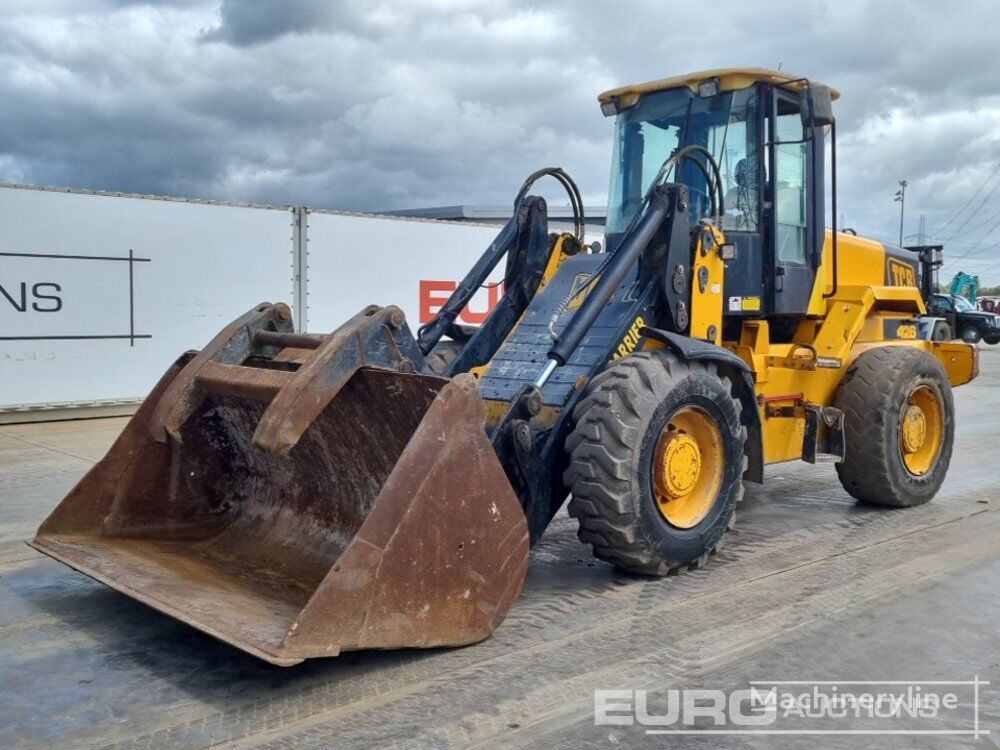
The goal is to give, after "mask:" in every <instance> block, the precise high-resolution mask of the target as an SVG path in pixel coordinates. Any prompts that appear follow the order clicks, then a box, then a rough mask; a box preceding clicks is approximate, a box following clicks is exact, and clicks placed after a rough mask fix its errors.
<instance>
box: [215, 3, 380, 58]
mask: <svg viewBox="0 0 1000 750" xmlns="http://www.w3.org/2000/svg"><path fill="white" fill-rule="evenodd" d="M219 15H220V22H219V24H218V25H217V26H214V27H212V28H210V29H208V30H207V31H206V32H205V34H204V39H205V40H207V41H224V42H228V43H230V44H233V45H235V46H238V47H243V46H251V45H255V44H262V43H264V42H268V41H270V40H272V39H277V38H278V37H280V36H284V35H285V34H296V33H298V34H305V33H322V32H324V31H331V30H334V29H338V28H339V29H342V30H351V31H358V30H360V29H361V28H362V27H363V25H364V24H363V23H362V22H361V19H362V18H363V17H364V15H365V9H364V6H363V4H362V3H349V4H339V3H330V2H325V1H324V0H285V2H273V1H272V0H223V2H222V5H221V7H220V9H219Z"/></svg>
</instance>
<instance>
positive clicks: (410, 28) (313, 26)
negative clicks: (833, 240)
mask: <svg viewBox="0 0 1000 750" xmlns="http://www.w3.org/2000/svg"><path fill="white" fill-rule="evenodd" d="M4 10H5V13H4V15H3V17H2V18H0V96H2V98H3V99H2V100H3V102H4V105H3V107H0V179H6V180H9V181H23V182H34V183H47V184H59V185H68V186H81V187H95V188H104V189H111V190H125V191H134V192H151V193H171V194H182V195H192V196H200V197H211V198H224V199H239V200H252V201H261V202H275V203H289V202H306V203H310V204H312V205H317V206H329V207H340V208H350V209H379V208H394V207H400V206H424V205H433V204H442V203H458V202H467V203H503V202H507V201H509V200H510V198H511V195H512V193H513V192H514V190H515V189H516V187H517V185H518V184H519V183H520V180H521V179H522V178H523V177H524V175H526V174H527V173H528V172H530V171H532V170H533V169H535V168H537V167H538V166H541V165H548V164H559V165H562V166H564V167H566V168H567V169H568V170H569V171H570V172H571V173H572V174H574V176H576V177H577V179H578V180H579V182H580V183H581V186H582V188H583V190H584V192H585V193H586V195H587V196H588V200H589V201H591V202H600V201H603V199H604V194H605V190H606V184H607V172H608V166H609V165H608V159H609V155H610V123H609V121H607V120H605V119H604V118H602V117H601V115H600V113H599V111H598V109H597V107H596V103H595V95H596V94H597V93H598V92H600V91H601V90H603V89H604V88H608V87H610V86H614V85H617V84H620V83H625V82H631V81H642V80H649V79H652V78H658V77H662V76H665V75H670V74H674V73H677V72H683V71H687V70H695V69H700V68H713V67H721V66H728V65H762V66H766V67H776V66H778V65H779V64H780V65H781V66H782V68H783V69H785V70H793V71H796V72H800V73H803V74H807V75H809V76H811V77H813V78H816V79H818V80H821V81H824V82H827V83H829V84H831V85H833V86H836V87H837V88H839V89H840V90H841V91H842V92H843V96H842V98H841V99H840V100H839V101H838V103H837V113H838V132H839V134H840V139H839V146H840V148H839V157H840V158H839V162H840V174H839V178H840V205H839V209H840V212H842V213H843V214H844V216H845V219H846V221H847V223H848V224H849V225H850V226H853V227H856V228H857V229H858V230H859V231H862V232H865V233H869V234H873V235H876V236H879V237H884V238H889V239H891V238H893V237H895V236H896V232H897V231H898V228H897V223H898V211H897V209H898V204H895V203H893V201H892V196H893V193H894V192H895V190H896V181H897V180H898V179H901V178H906V179H908V180H909V181H910V188H909V191H908V193H907V196H908V200H907V206H908V221H907V226H906V233H907V234H912V233H915V232H916V231H917V220H918V216H919V214H921V213H924V214H926V217H927V221H926V223H927V227H928V230H929V231H930V232H932V233H934V232H937V231H938V229H939V228H941V227H944V229H943V230H942V231H940V232H939V234H940V235H941V236H943V237H946V238H947V237H950V235H951V234H953V233H955V232H956V231H957V230H958V229H959V228H960V227H961V225H962V217H960V219H959V220H957V221H953V222H952V223H951V224H947V222H948V219H949V218H950V217H951V216H952V215H953V214H954V213H955V212H956V211H957V210H958V209H959V208H960V207H961V206H962V205H963V204H965V203H966V202H967V201H968V200H969V198H970V197H971V196H972V195H973V194H974V192H975V191H976V189H977V188H978V187H979V186H980V185H981V184H982V182H983V181H984V180H986V179H987V177H988V176H989V175H990V173H991V172H992V171H993V169H994V166H995V165H996V164H998V163H1000V136H998V132H1000V127H998V126H1000V74H998V73H997V72H996V70H995V66H994V65H993V64H992V60H993V57H994V47H995V41H994V38H993V30H994V29H995V28H996V25H997V20H998V18H1000V10H997V9H996V7H995V4H993V3H991V2H979V1H973V2H966V3H963V4H962V5H961V6H960V7H959V6H954V7H949V8H945V6H942V5H941V4H940V3H936V2H910V3H884V2H817V1H815V0H782V1H779V2H771V3H745V2H736V1H733V2H721V3H712V4H705V3H698V4H695V3H688V4H679V3H657V2H642V1H638V2H631V3H623V2H619V3H605V2H593V3H580V2H571V1H570V0H549V1H547V2H535V3H531V4H527V3H519V2H515V1H514V0H436V1H435V0H411V1H410V2H389V1H386V0H381V1H379V0H375V1H373V2H365V3H357V2H353V3H347V2H340V3H337V2H329V1H319V0H289V1H287V2H267V1H265V0H240V1H237V0H223V2H221V3H220V2H219V1H218V0H175V1H174V2H167V1H166V0H160V1H158V2H153V1H147V2H139V1H138V0H89V1H85V0H32V1H30V2H29V1H27V0H8V2H7V3H5V5H4ZM997 179H998V180H1000V177H998V178H997ZM988 194H989V189H987V190H985V191H983V192H982V193H981V194H980V196H979V197H977V198H976V199H975V201H974V202H973V203H972V204H971V208H970V209H969V210H968V211H967V212H966V213H967V214H969V213H972V212H973V211H975V210H977V209H978V213H977V215H976V217H975V218H974V219H973V220H972V221H970V222H968V224H966V226H965V227H962V232H961V233H959V234H957V235H956V236H955V237H953V238H951V242H950V244H949V255H950V257H952V258H955V259H958V258H961V257H962V255H963V254H968V256H967V257H966V258H962V260H961V261H960V263H961V265H962V266H963V267H965V268H966V270H971V271H983V272H987V271H988V272H989V273H990V274H992V275H993V276H994V277H995V280H1000V246H998V247H994V244H996V243H1000V227H998V228H997V230H996V231H995V232H994V233H993V234H989V235H985V232H986V230H988V229H989V228H990V226H991V224H986V225H985V226H979V225H980V223H981V221H982V220H983V219H986V218H988V217H989V216H990V215H992V214H994V213H997V212H1000V191H998V192H997V193H996V194H993V195H992V197H991V198H990V199H989V200H988V201H987V203H986V204H985V205H982V206H980V205H979V203H980V201H981V200H982V199H983V198H984V197H986V196H987V195H988ZM551 195H552V197H556V196H557V195H558V194H557V193H556V192H553V193H551ZM984 235H985V236H984ZM956 262H959V261H957V260H956ZM994 265H995V266H996V267H995V268H992V267H993V266H994ZM991 268H992V270H990V269H991ZM950 270H957V269H950Z"/></svg>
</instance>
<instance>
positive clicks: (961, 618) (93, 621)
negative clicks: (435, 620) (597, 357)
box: [0, 347, 1000, 750]
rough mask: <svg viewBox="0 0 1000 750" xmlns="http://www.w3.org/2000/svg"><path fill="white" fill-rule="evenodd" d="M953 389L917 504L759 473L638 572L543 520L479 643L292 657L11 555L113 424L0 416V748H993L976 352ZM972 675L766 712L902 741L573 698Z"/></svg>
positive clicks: (818, 473)
mask: <svg viewBox="0 0 1000 750" xmlns="http://www.w3.org/2000/svg"><path fill="white" fill-rule="evenodd" d="M955 396H956V408H957V425H958V427H957V434H956V445H955V455H954V458H953V460H952V466H951V471H950V473H949V476H948V479H947V480H946V482H945V484H944V487H943V488H942V490H941V492H940V494H939V495H938V497H937V498H936V499H935V500H934V501H933V502H931V503H929V504H928V505H925V506H921V507H918V508H911V509H902V510H887V509H881V508H872V507H867V506H863V505H858V504H856V503H854V502H853V500H852V499H851V498H850V497H849V496H848V495H847V494H846V493H845V492H844V491H843V490H842V489H841V487H840V484H839V483H838V481H837V478H836V475H835V472H834V468H833V466H832V465H830V464H819V465H816V466H810V465H807V464H799V463H795V464H785V465H781V466H778V467H772V468H770V469H769V470H768V476H767V484H766V485H765V486H763V487H756V486H753V485H751V486H750V487H749V489H748V492H747V498H746V500H745V501H744V502H743V503H742V505H741V506H740V511H739V516H738V519H737V526H736V529H735V530H734V531H733V532H731V533H730V534H729V535H728V536H727V538H726V544H725V546H724V548H723V549H722V550H721V551H720V552H719V554H717V555H715V556H714V557H713V558H712V560H711V561H710V562H709V564H708V565H707V566H706V567H705V568H704V569H702V570H698V571H695V572H690V573H686V574H682V575H678V576H672V577H669V578H666V579H655V580H654V579H642V578H635V577H630V576H627V575H624V574H621V573H618V572H616V571H615V570H613V569H612V568H610V567H609V566H607V565H605V564H603V563H601V562H598V561H596V560H594V559H593V558H592V557H591V556H590V553H589V549H588V548H587V547H584V546H583V545H581V544H580V543H579V542H578V541H577V539H576V529H575V522H574V521H573V520H572V519H570V518H569V517H568V516H566V515H565V514H564V513H563V514H561V515H560V516H559V517H558V518H557V519H556V520H555V522H554V523H553V525H552V527H551V528H550V530H549V531H548V532H547V533H546V535H545V537H544V539H543V540H542V542H541V543H540V544H538V545H537V546H536V547H535V549H534V550H533V551H532V554H531V568H530V572H529V576H528V580H527V583H526V585H525V589H524V592H523V594H522V596H521V599H520V600H519V602H518V603H517V604H516V605H515V607H514V609H513V610H512V612H511V614H510V616H509V617H508V618H507V620H506V621H505V622H504V624H503V625H502V626H501V627H500V629H499V630H498V631H497V632H496V634H495V635H494V636H493V637H492V638H490V639H489V640H487V641H485V642H483V643H481V644H477V645H475V646H469V647H466V648H460V649H450V650H432V651H395V652H362V653H356V654H348V655H345V656H342V657H340V658H336V659H325V660H323V659H320V660H312V661H308V662H306V663H304V664H302V665H299V666H296V667H292V668H281V667H274V666H271V665H268V664H266V663H263V662H261V661H258V660H256V659H254V658H253V657H250V656H247V655H245V654H243V653H241V652H240V651H237V650H235V649H233V648H231V647H229V646H226V645H224V644H222V643H219V642H216V641H214V640H213V639H212V638H210V637H208V636H205V635H202V634H200V633H199V632H197V631H195V630H193V629H191V628H189V627H187V626H185V625H183V624H181V623H179V622H176V621H174V620H172V619H170V618H168V617H166V616H164V615H161V614H159V613H157V612H155V611H153V610H151V609H148V608H146V607H145V606H143V605H141V604H139V603H137V602H134V601H133V600H131V599H129V598H128V597H126V596H124V595H122V594H119V593H117V592H115V591H112V590H111V589H108V588H106V587H104V586H102V585H101V584H99V583H96V582H94V581H92V580H91V579H89V578H87V577H86V576H84V575H81V574H79V573H75V572H74V571H72V570H70V569H69V568H66V567H64V566H62V565H61V564H59V563H57V562H55V561H53V560H50V559H48V558H46V557H44V556H42V555H40V554H38V553H36V552H34V551H33V550H31V549H29V548H28V547H27V546H25V544H24V540H26V539H28V538H30V537H31V536H32V535H33V533H34V531H35V529H36V528H37V526H38V524H39V522H40V521H41V520H42V519H43V518H44V517H45V516H46V515H47V513H48V512H49V511H50V510H51V509H52V508H53V507H54V505H55V504H56V503H57V502H58V501H59V499H61V498H62V496H63V495H64V494H65V493H66V492H67V491H68V490H69V489H70V488H71V487H72V485H73V484H74V483H75V482H76V481H77V480H78V479H79V478H80V476H81V475H82V474H83V473H84V472H85V471H86V470H87V469H88V468H89V467H90V466H91V465H92V464H93V463H94V462H95V461H96V460H98V459H99V458H100V457H101V456H102V455H103V453H104V451H105V450H106V449H107V448H108V446H109V445H110V443H111V441H112V440H113V439H114V437H115V436H116V435H117V434H118V432H119V431H120V430H121V429H122V427H123V426H124V424H125V421H126V420H125V419H123V418H115V419H95V420H77V421H68V422H56V423H35V424H23V425H7V426H2V427H0V748H3V749H4V750H13V749H14V748H32V749H34V748H61V749H68V748H123V749H124V748H154V749H156V750H164V749H168V748H208V747H211V748H333V747H336V748H338V749H339V748H356V747H357V748H362V747H363V748H367V747H378V748H389V747H401V748H402V747H406V748H414V747H420V748H422V747H430V748H467V747H516V748H521V747H523V748H537V747H545V748H547V750H557V749H558V748H581V747H595V748H605V747H611V748H614V747H623V746H627V747H650V748H654V747H680V748H729V747H732V748H737V747H750V748H771V747H777V748H785V747H788V748H798V747H821V748H839V747H848V748H855V747H865V748H867V747H879V748H883V747H919V748H923V747H927V748H938V747H941V748H952V747H991V748H995V747H1000V512H998V511H1000V497H998V493H997V489H998V488H1000V458H998V446H1000V348H997V347H989V348H985V349H983V352H982V374H981V376H980V378H979V379H978V380H976V381H975V382H974V383H972V384H971V385H968V386H965V387H963V388H960V389H957V390H956V392H955ZM976 679H978V680H979V681H981V682H983V683H987V682H988V683H991V684H982V685H979V686H969V685H958V686H955V687H954V688H948V689H949V690H954V691H955V693H954V694H955V696H956V699H957V705H956V707H955V708H954V710H950V711H947V712H942V713H940V714H939V715H938V716H936V717H931V718H921V719H919V720H910V721H908V722H902V723H900V722H899V721H896V720H885V721H881V722H876V723H871V722H866V721H863V720H860V719H857V718H853V719H852V718H850V717H848V718H846V719H817V720H808V721H806V720H802V719H796V718H795V717H794V716H793V717H792V723H787V722H785V718H782V722H784V723H781V724H776V725H774V726H782V727H785V726H790V727H793V728H794V729H796V731H799V730H801V729H803V728H806V729H809V730H810V731H822V732H843V731H848V732H857V731H861V730H864V731H867V730H869V729H871V728H873V727H877V728H878V729H879V730H880V731H883V732H885V731H891V732H900V731H907V732H909V731H918V732H921V734H886V733H883V734H880V735H868V734H840V733H838V734H822V735H818V734H810V735H798V734H796V735H787V734H760V733H753V734H721V735H720V734H705V733H704V730H705V729H712V728H717V727H715V725H713V724H711V723H710V721H707V720H701V721H699V722H698V723H697V724H696V725H695V726H694V727H693V728H692V727H689V726H687V725H684V724H683V723H681V724H678V723H674V724H671V725H670V727H669V728H671V729H673V730H677V729H683V730H685V731H692V730H693V731H696V732H699V734H684V735H650V734H646V731H645V730H646V729H647V728H650V727H648V726H644V725H641V724H633V725H610V726H609V725H603V724H597V723H596V722H595V690H623V691H647V692H646V694H645V695H646V699H647V701H648V702H649V705H648V707H647V708H648V710H649V712H650V713H661V714H662V713H664V708H665V707H667V708H669V705H670V704H669V701H670V694H669V693H668V690H670V689H677V690H681V689H685V690H693V689H703V690H721V691H733V690H739V689H745V688H747V687H748V685H749V684H750V683H751V682H760V681H763V682H768V681H774V680H782V681H789V680H796V681H807V682H811V681H818V680H822V681H852V682H856V681H868V682H878V683H879V684H880V685H883V686H884V685H885V682H886V681H912V680H923V681H960V682H970V681H975V680H976ZM839 689H840V690H842V691H850V690H861V688H859V687H857V686H854V687H850V686H847V685H845V684H844V683H843V682H840V683H839ZM880 689H884V688H880ZM923 689H924V690H926V691H933V690H942V691H943V690H945V688H943V687H935V686H931V685H928V684H926V683H924V685H923ZM976 690H978V696H976V695H975V694H974V691H976ZM726 694H727V695H728V694H729V693H728V692H727V693H726ZM623 695H626V696H629V698H628V700H630V701H632V702H633V703H634V702H635V701H636V700H637V699H638V698H637V694H636V693H634V692H626V693H624V694H623ZM689 695H691V694H690V693H689ZM615 700H618V701H619V702H620V700H621V699H620V698H616V699H615ZM653 704H655V707H654V705H653ZM977 708H978V721H979V730H980V734H979V735H978V736H976V735H974V734H971V733H969V732H972V731H974V723H973V722H974V720H975V716H974V714H975V713H976V709H977ZM613 713H616V715H617V714H622V715H628V714H629V712H628V711H618V712H613ZM665 726H666V725H660V726H659V728H664V727H665ZM653 728H657V727H653ZM772 728H773V727H772ZM722 729H723V730H724V731H727V732H730V731H734V730H741V731H742V729H741V728H740V727H739V726H736V725H735V724H733V722H732V721H730V722H729V723H727V724H726V725H725V726H723V727H722ZM743 729H745V728H743ZM927 731H931V732H936V734H923V732H927ZM984 732H990V733H989V734H985V733H984Z"/></svg>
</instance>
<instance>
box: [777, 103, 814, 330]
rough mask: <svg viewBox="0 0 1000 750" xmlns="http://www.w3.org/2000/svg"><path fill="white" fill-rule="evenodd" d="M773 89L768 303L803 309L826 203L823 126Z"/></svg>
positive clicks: (786, 311)
mask: <svg viewBox="0 0 1000 750" xmlns="http://www.w3.org/2000/svg"><path fill="white" fill-rule="evenodd" d="M772 92H773V96H772V99H771V107H770V116H769V117H768V118H767V134H768V137H767V142H768V144H769V149H768V151H769V153H768V159H767V186H766V190H767V193H768V203H769V206H770V209H771V210H770V217H769V221H768V222H767V225H768V226H767V229H768V234H769V242H768V245H769V249H770V253H769V255H770V261H771V262H770V264H769V265H770V270H771V276H772V278H771V279H770V288H771V306H770V307H771V310H772V311H773V312H774V313H775V314H777V315H804V314H805V313H806V312H807V310H808V309H809V300H810V298H811V297H812V291H813V286H814V284H815V282H816V266H817V265H818V263H816V259H817V258H821V256H822V244H818V243H822V237H823V226H822V224H823V213H822V211H823V207H822V199H821V196H818V195H817V192H818V188H819V187H820V186H821V185H822V163H821V160H822V156H823V142H822V130H821V129H820V128H812V129H811V131H810V132H808V133H807V132H806V130H805V129H804V128H803V126H802V117H801V114H800V109H799V99H798V97H797V96H796V95H795V94H793V93H791V92H786V91H782V90H780V89H773V90H772ZM807 136H808V137H807ZM817 153H818V156H819V160H820V161H819V163H817V158H816V157H817ZM817 199H818V200H819V206H817V205H816V201H817ZM817 208H818V210H817ZM817 224H818V225H819V226H817ZM817 245H818V249H817Z"/></svg>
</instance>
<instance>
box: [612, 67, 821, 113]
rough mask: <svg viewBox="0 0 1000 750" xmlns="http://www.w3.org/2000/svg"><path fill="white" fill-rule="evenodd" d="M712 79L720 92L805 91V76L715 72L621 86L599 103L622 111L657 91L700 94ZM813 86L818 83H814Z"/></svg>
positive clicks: (740, 70)
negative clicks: (761, 86) (759, 86)
mask: <svg viewBox="0 0 1000 750" xmlns="http://www.w3.org/2000/svg"><path fill="white" fill-rule="evenodd" d="M711 78H718V79H719V89H720V90H721V91H733V90H735V89H743V88H746V87H747V86H752V85H753V84H755V83H758V82H764V83H773V84H775V85H778V86H781V85H785V86H788V87H789V88H793V89H799V88H802V87H804V86H805V84H806V80H805V79H804V78H803V76H798V75H795V74H794V73H786V72H785V71H781V70H769V69H767V68H716V69H715V70H703V71H700V72H698V73H687V74H685V75H682V76H673V77H672V78H660V79H659V80H656V81H649V82H647V83H636V84H632V85H630V86H620V87H618V88H616V89H611V90H610V91H605V92H604V93H603V94H601V95H600V96H598V97H597V100H598V101H599V102H601V103H603V102H606V101H609V100H611V99H618V101H619V102H620V103H621V105H622V106H623V107H631V106H633V105H634V104H635V103H636V102H638V101H639V99H640V97H642V96H644V95H645V94H651V93H653V92H654V91H664V90H666V89H676V88H680V87H681V86H687V87H688V88H689V89H691V90H692V91H697V90H698V84H699V83H702V82H703V81H707V80H709V79H711ZM812 83H815V81H813V82H812ZM830 91H831V95H832V96H833V98H834V99H837V98H838V97H839V96H840V92H839V91H837V90H836V89H831V90H830Z"/></svg>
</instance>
